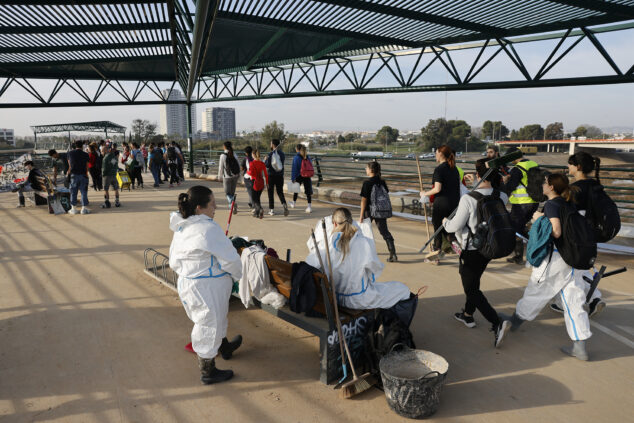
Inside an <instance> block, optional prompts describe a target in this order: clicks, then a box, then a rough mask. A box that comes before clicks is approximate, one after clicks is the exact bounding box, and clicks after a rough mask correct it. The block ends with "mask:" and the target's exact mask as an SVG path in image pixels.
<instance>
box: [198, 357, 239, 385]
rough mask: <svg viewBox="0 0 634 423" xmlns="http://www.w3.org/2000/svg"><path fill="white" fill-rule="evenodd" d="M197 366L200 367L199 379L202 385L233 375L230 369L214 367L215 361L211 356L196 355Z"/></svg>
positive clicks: (221, 380)
mask: <svg viewBox="0 0 634 423" xmlns="http://www.w3.org/2000/svg"><path fill="white" fill-rule="evenodd" d="M198 367H199V368H200V381H201V382H202V383H203V384H204V385H211V384H212V383H218V382H224V381H225V380H229V379H231V378H232V377H233V371H232V370H219V369H217V368H216V361H215V360H214V359H213V358H211V359H209V358H201V357H198Z"/></svg>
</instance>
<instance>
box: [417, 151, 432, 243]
mask: <svg viewBox="0 0 634 423" xmlns="http://www.w3.org/2000/svg"><path fill="white" fill-rule="evenodd" d="M416 167H417V168H418V184H419V185H420V190H421V191H422V190H423V175H422V173H421V170H420V161H418V155H417V156H416ZM423 209H424V210H425V228H427V239H429V238H431V235H429V221H428V220H427V204H425V203H423Z"/></svg>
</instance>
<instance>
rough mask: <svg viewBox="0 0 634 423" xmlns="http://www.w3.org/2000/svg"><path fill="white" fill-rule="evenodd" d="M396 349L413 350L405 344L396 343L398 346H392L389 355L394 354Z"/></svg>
mask: <svg viewBox="0 0 634 423" xmlns="http://www.w3.org/2000/svg"><path fill="white" fill-rule="evenodd" d="M396 347H401V350H411V348H410V347H408V346H407V345H405V344H403V343H401V342H399V343H396V344H394V345H392V348H390V352H389V353H393V352H394V349H395V348H396Z"/></svg>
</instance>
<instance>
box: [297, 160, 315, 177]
mask: <svg viewBox="0 0 634 423" xmlns="http://www.w3.org/2000/svg"><path fill="white" fill-rule="evenodd" d="M314 174H315V169H313V164H312V163H311V162H310V159H309V158H305V159H302V167H301V168H300V169H299V175H300V176H301V177H302V178H311V177H312V176H313V175H314Z"/></svg>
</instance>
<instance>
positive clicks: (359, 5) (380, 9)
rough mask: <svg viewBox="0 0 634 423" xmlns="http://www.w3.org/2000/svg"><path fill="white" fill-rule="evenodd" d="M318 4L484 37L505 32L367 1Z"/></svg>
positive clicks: (330, 0) (325, 0)
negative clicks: (467, 32) (470, 32)
mask: <svg viewBox="0 0 634 423" xmlns="http://www.w3.org/2000/svg"><path fill="white" fill-rule="evenodd" d="M315 1H317V2H319V3H324V4H330V5H335V6H341V7H347V8H351V9H356V10H363V11H366V12H375V13H380V14H382V15H388V16H396V17H399V18H406V19H411V20H415V21H421V22H429V23H434V24H439V25H444V26H449V27H454V28H460V29H465V30H468V31H474V32H479V33H481V34H485V35H487V34H488V35H492V36H493V35H495V36H498V37H499V36H505V35H506V30H505V29H504V28H499V27H495V26H492V25H484V24H479V23H476V22H469V21H464V20H462V19H455V18H451V17H447V16H440V15H435V14H432V13H425V12H418V11H415V10H408V9H403V8H401V7H394V6H387V5H384V4H380V3H369V2H367V1H359V0H355V1H349V0H315Z"/></svg>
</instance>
